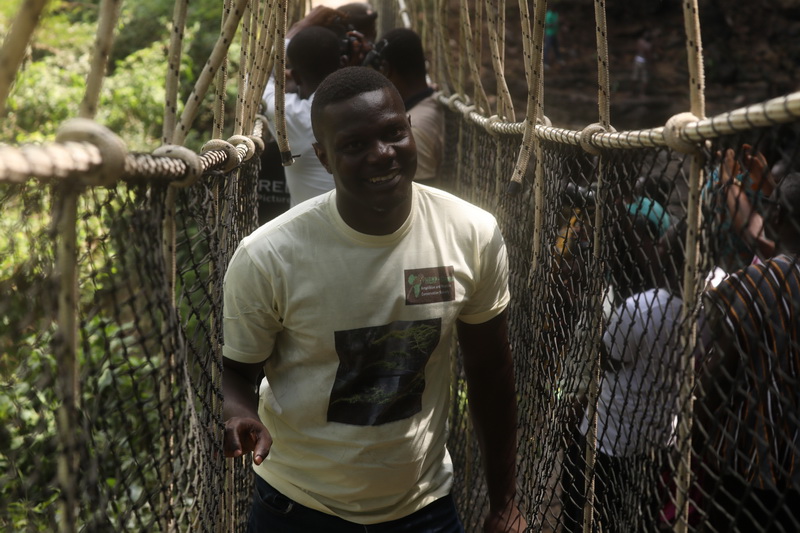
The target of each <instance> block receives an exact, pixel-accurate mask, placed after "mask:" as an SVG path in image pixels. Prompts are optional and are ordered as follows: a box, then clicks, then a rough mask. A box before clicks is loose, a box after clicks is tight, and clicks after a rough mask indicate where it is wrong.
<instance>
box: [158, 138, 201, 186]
mask: <svg viewBox="0 0 800 533" xmlns="http://www.w3.org/2000/svg"><path fill="white" fill-rule="evenodd" d="M153 155H154V156H160V157H169V158H172V159H177V160H179V161H183V163H184V164H186V172H185V173H184V175H183V178H181V179H179V180H175V181H172V182H170V186H171V187H189V186H190V185H194V183H195V182H196V181H197V180H198V179H200V176H202V175H203V162H202V161H200V156H199V155H197V154H196V153H194V152H193V151H191V150H189V149H188V148H186V147H185V146H180V145H177V144H165V145H163V146H159V147H158V148H156V149H155V150H153Z"/></svg>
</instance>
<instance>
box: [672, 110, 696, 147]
mask: <svg viewBox="0 0 800 533" xmlns="http://www.w3.org/2000/svg"><path fill="white" fill-rule="evenodd" d="M699 120H700V119H699V118H697V117H696V116H695V115H693V114H692V113H689V112H686V113H678V114H677V115H674V116H672V117H670V118H669V120H667V123H666V124H665V125H664V133H663V135H664V142H665V143H666V144H667V146H669V147H670V148H672V149H673V150H675V151H676V152H681V153H684V154H695V153H697V152H698V151H699V150H700V147H699V146H698V145H697V143H694V142H692V141H687V140H686V139H684V138H683V137H681V132H682V131H683V130H684V128H685V127H686V126H687V125H688V124H690V123H692V122H697V121H699Z"/></svg>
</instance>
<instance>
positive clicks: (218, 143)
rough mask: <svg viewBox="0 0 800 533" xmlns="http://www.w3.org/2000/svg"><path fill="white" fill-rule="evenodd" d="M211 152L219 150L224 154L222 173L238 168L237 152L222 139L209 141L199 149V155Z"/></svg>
mask: <svg viewBox="0 0 800 533" xmlns="http://www.w3.org/2000/svg"><path fill="white" fill-rule="evenodd" d="M211 150H220V151H223V152H225V156H226V159H225V166H223V167H222V169H221V170H222V172H224V173H225V174H227V173H229V172H231V171H233V169H235V168H236V167H238V166H239V150H237V149H236V147H235V146H234V145H232V144H231V143H229V142H228V141H223V140H222V139H211V140H210V141H208V142H207V143H206V144H204V145H203V147H202V148H201V149H200V153H201V154H202V153H205V152H210V151H211Z"/></svg>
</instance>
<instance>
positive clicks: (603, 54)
mask: <svg viewBox="0 0 800 533" xmlns="http://www.w3.org/2000/svg"><path fill="white" fill-rule="evenodd" d="M594 12H595V35H596V40H597V88H598V91H597V105H598V114H599V118H600V122H599V126H600V128H602V129H603V130H608V129H610V127H611V117H610V114H611V112H610V109H611V104H610V101H609V94H610V90H609V78H608V31H607V28H606V12H605V0H595V3H594ZM604 174H605V165H604V164H603V160H602V158H600V161H599V163H598V165H597V195H598V199H597V205H599V206H604V205H605V198H606V190H605V189H606V183H605V179H604ZM603 224H604V210H603V209H602V208H600V209H596V210H595V219H594V228H595V229H594V250H593V254H592V258H593V262H594V265H593V266H594V270H593V271H594V272H601V270H600V269H602V265H603V262H602V246H603ZM591 287H592V290H591V302H592V304H591V309H592V310H593V315H592V320H591V321H590V323H591V329H590V335H589V343H588V346H587V347H586V349H587V350H589V352H588V354H591V357H592V379H591V381H590V383H589V398H588V417H587V418H588V419H589V427H588V430H587V434H586V450H585V452H586V469H585V471H584V479H585V480H586V500H585V503H584V507H583V531H584V533H590V532H591V531H592V528H593V521H594V512H593V509H594V499H595V493H594V488H595V483H594V480H595V464H596V459H597V399H598V396H599V391H600V350H599V346H600V343H601V342H602V329H603V293H604V291H603V284H602V276H595V278H594V280H593V282H592V284H591ZM588 354H587V355H588Z"/></svg>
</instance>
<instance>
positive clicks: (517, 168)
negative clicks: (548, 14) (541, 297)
mask: <svg viewBox="0 0 800 533" xmlns="http://www.w3.org/2000/svg"><path fill="white" fill-rule="evenodd" d="M535 7H536V10H535V13H534V23H533V26H531V19H530V12H529V11H528V4H527V0H519V10H520V24H521V28H520V31H521V36H522V53H523V54H524V57H525V77H526V78H527V81H528V101H527V105H526V110H525V130H524V132H523V135H522V144H521V146H520V151H519V155H518V156H517V162H516V164H515V165H514V171H513V173H512V175H511V182H510V183H509V186H508V193H509V194H516V193H518V192H519V191H520V189H521V186H522V178H523V176H524V175H525V172H526V171H527V169H528V164H529V162H530V158H531V153H532V152H533V151H534V149H536V153H537V157H536V178H535V179H536V181H535V191H534V196H533V202H534V221H533V243H532V255H533V258H532V262H531V271H530V277H529V280H532V279H533V273H534V272H537V271H538V268H539V254H540V250H541V243H542V225H543V220H544V218H543V209H544V195H543V189H544V181H543V180H544V162H543V161H542V159H543V158H542V154H541V149H540V147H539V143H538V141H537V139H536V136H535V133H536V122H537V121H538V119H539V118H543V113H542V105H541V98H540V95H541V90H542V78H541V73H542V68H543V67H542V41H543V38H544V37H543V36H544V16H545V10H546V8H547V3H546V2H537V3H536V6H535ZM534 143H536V144H535V146H534Z"/></svg>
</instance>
